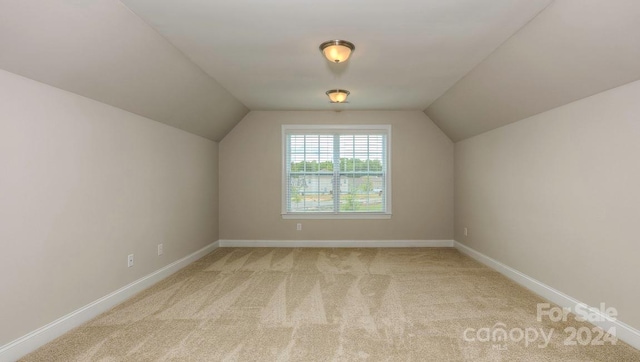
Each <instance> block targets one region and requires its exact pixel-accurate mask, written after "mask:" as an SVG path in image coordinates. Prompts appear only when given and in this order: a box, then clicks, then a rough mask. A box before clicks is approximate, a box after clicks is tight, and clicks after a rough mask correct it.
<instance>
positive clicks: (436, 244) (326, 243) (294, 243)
mask: <svg viewBox="0 0 640 362" xmlns="http://www.w3.org/2000/svg"><path fill="white" fill-rule="evenodd" d="M220 247H250V248H260V247H268V248H452V247H453V240H220Z"/></svg>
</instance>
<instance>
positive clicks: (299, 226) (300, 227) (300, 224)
mask: <svg viewBox="0 0 640 362" xmlns="http://www.w3.org/2000/svg"><path fill="white" fill-rule="evenodd" d="M296 230H298V231H300V230H302V223H301V222H299V223H298V224H296Z"/></svg>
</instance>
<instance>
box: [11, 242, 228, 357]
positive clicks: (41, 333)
mask: <svg viewBox="0 0 640 362" xmlns="http://www.w3.org/2000/svg"><path fill="white" fill-rule="evenodd" d="M218 247H219V242H218V241H216V242H213V243H211V244H209V245H207V246H205V247H204V248H202V249H200V250H198V251H196V252H194V253H192V254H189V255H187V256H185V257H184V258H182V259H180V260H177V261H175V262H173V263H171V264H169V265H167V266H165V267H163V268H161V269H158V270H156V271H155V272H153V273H151V274H148V275H146V276H144V277H142V278H140V279H138V280H136V281H134V282H132V283H130V284H127V285H126V286H124V287H122V288H120V289H118V290H116V291H115V292H113V293H110V294H108V295H105V296H104V297H102V298H100V299H98V300H96V301H93V302H91V303H89V304H87V305H85V306H84V307H82V308H79V309H77V310H75V311H73V312H71V313H69V314H67V315H65V316H63V317H61V318H58V319H56V320H55V321H53V322H51V323H49V324H47V325H45V326H43V327H40V328H38V329H36V330H34V331H32V332H30V333H27V334H25V335H24V336H22V337H20V338H18V339H16V340H14V341H13V342H9V343H7V344H6V345H4V346H2V347H0V361H15V360H17V359H19V358H21V357H23V356H25V355H26V354H28V353H30V352H32V351H35V350H36V349H38V348H39V347H41V346H43V345H45V344H47V343H48V342H50V341H52V340H54V339H56V338H58V337H59V336H61V335H63V334H65V333H67V332H68V331H70V330H71V329H73V328H76V327H78V326H80V325H82V324H83V323H85V322H87V321H89V320H91V319H93V318H95V317H97V316H98V315H100V314H102V313H104V312H106V311H107V310H109V309H111V308H113V307H114V306H116V305H118V304H120V303H122V302H124V301H125V300H127V299H129V298H131V297H132V296H134V295H135V294H137V293H139V292H141V291H142V290H144V289H147V288H148V287H150V286H152V285H153V284H156V283H157V282H159V281H161V280H162V279H164V278H166V277H168V276H169V275H171V274H173V273H175V272H177V271H178V270H180V269H182V268H184V267H185V266H187V265H189V264H191V263H192V262H194V261H196V260H198V259H200V258H201V257H203V256H205V255H207V254H209V253H210V252H212V251H213V250H215V249H217V248H218Z"/></svg>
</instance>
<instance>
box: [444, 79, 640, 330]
mask: <svg viewBox="0 0 640 362" xmlns="http://www.w3.org/2000/svg"><path fill="white" fill-rule="evenodd" d="M638 99H640V82H635V83H631V84H628V85H625V86H622V87H619V88H615V89H613V90H610V91H607V92H604V93H600V94H597V95H595V96H592V97H589V98H585V99H583V100H580V101H577V102H574V103H571V104H569V105H566V106H563V107H559V108H556V109H554V110H551V111H548V112H545V113H542V114H539V115H536V116H534V117H531V118H528V119H525V120H522V121H519V122H517V123H514V124H511V125H508V126H505V127H502V128H499V129H496V130H494V131H491V132H488V133H484V134H482V135H479V136H476V137H473V138H470V139H467V140H465V141H462V142H459V143H457V144H456V160H455V161H456V168H455V172H456V180H455V184H456V188H455V193H456V202H455V207H456V209H455V214H456V232H455V236H456V240H458V241H460V242H463V243H464V244H466V245H468V246H470V247H472V248H474V249H476V250H478V251H480V252H482V253H484V254H486V255H488V256H490V257H492V258H494V259H497V260H498V261H500V262H502V263H504V264H506V265H508V266H511V267H513V268H515V269H517V270H519V271H521V272H523V273H525V274H527V275H529V276H531V277H533V278H535V279H538V280H540V281H542V282H543V283H546V284H548V285H550V286H551V287H553V288H556V289H558V290H560V291H562V292H564V293H566V294H568V295H570V296H572V297H574V298H577V299H578V300H580V301H582V302H584V303H587V304H589V305H594V306H597V305H599V303H601V302H604V303H606V304H607V306H611V307H615V308H617V309H618V312H619V313H620V315H619V318H618V319H620V320H621V321H623V322H626V323H627V324H630V325H632V326H633V327H635V328H640V309H638V302H639V301H640V288H638V276H639V275H640V262H639V261H638V258H639V255H640V237H639V236H638V233H637V231H638V225H640V102H639V101H638ZM464 227H468V230H469V235H468V236H467V237H465V236H464V232H463V230H464V229H463V228H464Z"/></svg>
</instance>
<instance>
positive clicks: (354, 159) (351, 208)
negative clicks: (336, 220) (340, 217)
mask: <svg viewBox="0 0 640 362" xmlns="http://www.w3.org/2000/svg"><path fill="white" fill-rule="evenodd" d="M385 143H386V135H382V134H374V135H367V134H357V135H344V134H339V135H312V134H302V135H288V136H287V164H286V167H287V170H286V173H287V178H288V205H287V211H288V212H329V213H331V212H336V209H338V211H339V212H378V213H379V212H385V209H386V208H385V200H386V195H385V186H386V185H385V180H386V178H385V173H386V159H385V155H386V150H385V147H386V144H385Z"/></svg>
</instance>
